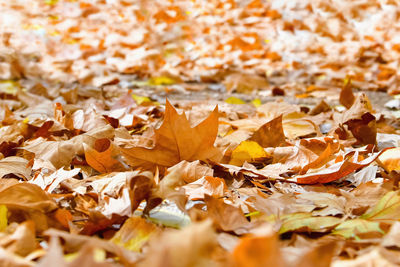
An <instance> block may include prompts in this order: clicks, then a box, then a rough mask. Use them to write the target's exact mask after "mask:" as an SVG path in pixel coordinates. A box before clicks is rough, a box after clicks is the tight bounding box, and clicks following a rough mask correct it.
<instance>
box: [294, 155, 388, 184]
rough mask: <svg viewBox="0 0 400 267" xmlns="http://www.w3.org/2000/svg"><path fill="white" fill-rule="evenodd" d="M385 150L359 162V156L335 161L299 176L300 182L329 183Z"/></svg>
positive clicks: (363, 164) (358, 167)
mask: <svg viewBox="0 0 400 267" xmlns="http://www.w3.org/2000/svg"><path fill="white" fill-rule="evenodd" d="M383 152H384V150H382V151H381V152H378V153H374V154H373V155H372V156H370V157H368V158H366V159H364V160H362V161H360V162H358V161H357V160H356V159H357V156H353V157H349V158H348V159H345V160H344V161H342V162H338V163H335V164H333V165H331V166H330V167H327V168H325V169H323V170H321V171H319V172H317V173H309V174H305V175H300V176H297V183H299V184H315V183H329V182H332V181H335V180H338V179H340V178H342V177H344V176H346V175H348V174H350V173H352V172H354V171H356V170H358V169H361V168H363V167H366V166H368V165H369V164H371V163H372V162H374V161H375V159H376V158H377V157H379V155H380V154H381V153H383Z"/></svg>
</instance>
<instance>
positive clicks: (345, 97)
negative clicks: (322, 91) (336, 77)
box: [339, 79, 356, 109]
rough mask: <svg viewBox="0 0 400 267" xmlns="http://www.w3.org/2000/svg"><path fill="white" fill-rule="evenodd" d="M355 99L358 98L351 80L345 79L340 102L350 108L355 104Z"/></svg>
mask: <svg viewBox="0 0 400 267" xmlns="http://www.w3.org/2000/svg"><path fill="white" fill-rule="evenodd" d="M355 99H356V98H355V96H354V94H353V91H352V84H351V80H350V79H349V80H347V81H345V84H344V85H343V87H342V90H341V91H340V97H339V101H340V104H342V105H343V106H345V107H346V108H347V109H349V108H350V107H351V106H352V105H353V103H354V101H355Z"/></svg>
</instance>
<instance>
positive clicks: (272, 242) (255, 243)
mask: <svg viewBox="0 0 400 267" xmlns="http://www.w3.org/2000/svg"><path fill="white" fill-rule="evenodd" d="M233 259H234V262H235V266H237V267H245V266H246V267H247V266H248V267H258V266H277V267H279V266H285V264H284V261H283V258H282V256H281V253H280V250H279V243H278V239H277V237H276V236H275V235H270V236H246V237H243V238H241V239H240V241H239V244H238V245H237V246H236V247H235V250H234V251H233Z"/></svg>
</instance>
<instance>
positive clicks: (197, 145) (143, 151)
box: [121, 100, 222, 167]
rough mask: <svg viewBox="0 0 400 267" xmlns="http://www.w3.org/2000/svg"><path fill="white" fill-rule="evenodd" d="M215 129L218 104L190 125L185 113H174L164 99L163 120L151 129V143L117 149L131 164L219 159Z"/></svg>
mask: <svg viewBox="0 0 400 267" xmlns="http://www.w3.org/2000/svg"><path fill="white" fill-rule="evenodd" d="M217 133H218V106H217V107H215V109H214V111H213V112H212V113H211V114H210V115H209V116H208V118H206V119H205V120H204V121H202V122H201V123H199V124H198V125H196V126H195V127H193V128H192V127H190V123H189V121H188V119H187V118H186V115H185V113H183V114H178V112H177V111H176V110H175V108H174V107H173V106H172V105H171V104H170V103H169V101H168V100H167V101H166V105H165V117H164V121H163V123H162V125H161V126H160V128H159V129H156V130H155V135H154V139H155V146H154V147H153V148H145V147H133V148H121V151H122V153H123V155H124V156H125V158H126V159H127V161H128V162H129V164H130V165H132V166H138V165H141V164H143V163H144V162H148V163H153V164H157V165H160V166H165V167H169V166H173V165H175V164H177V163H179V162H180V161H182V160H187V161H194V160H206V159H212V160H219V159H220V158H221V157H222V153H221V151H220V149H218V148H216V147H214V142H215V139H216V137H217Z"/></svg>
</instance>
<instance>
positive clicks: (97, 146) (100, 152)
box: [84, 138, 124, 173]
mask: <svg viewBox="0 0 400 267" xmlns="http://www.w3.org/2000/svg"><path fill="white" fill-rule="evenodd" d="M84 148H85V159H86V161H87V163H88V164H89V165H90V166H91V167H92V168H93V169H95V170H96V171H98V172H100V173H108V172H113V171H121V170H123V169H124V167H123V166H122V164H121V163H120V162H119V161H118V160H116V159H115V158H114V157H113V156H115V155H114V154H116V153H115V152H114V146H113V145H112V143H111V141H110V140H109V139H106V138H103V139H97V140H96V141H95V143H94V147H93V148H91V147H90V146H88V145H86V144H84Z"/></svg>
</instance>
